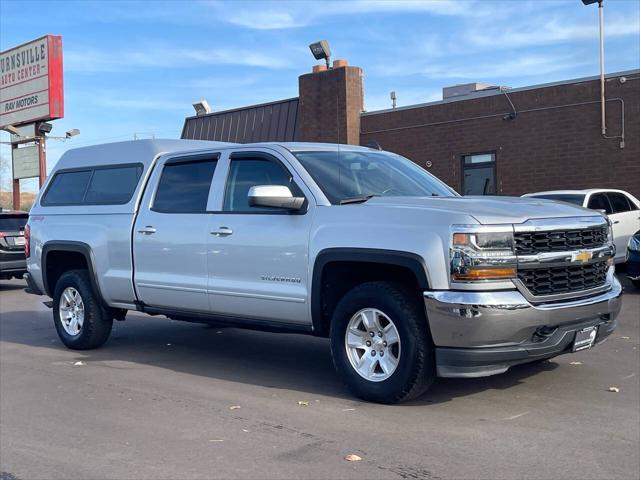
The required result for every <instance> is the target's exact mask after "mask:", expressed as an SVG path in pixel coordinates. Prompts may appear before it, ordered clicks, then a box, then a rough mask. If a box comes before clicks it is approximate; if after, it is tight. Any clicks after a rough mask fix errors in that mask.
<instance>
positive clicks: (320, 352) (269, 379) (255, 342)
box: [0, 311, 557, 405]
mask: <svg viewBox="0 0 640 480" xmlns="http://www.w3.org/2000/svg"><path fill="white" fill-rule="evenodd" d="M3 316H4V317H5V320H3V321H2V330H1V335H0V339H1V340H2V341H4V342H12V343H19V344H24V345H30V346H34V347H41V348H42V347H45V348H51V349H56V350H60V349H65V347H64V346H63V345H62V344H61V342H60V341H59V339H58V338H57V334H56V332H55V329H54V327H53V321H52V319H51V313H50V311H39V312H29V311H15V312H5V313H4V314H3ZM34 316H35V317H36V318H37V321H36V322H35V325H34V323H33V320H34ZM6 320H9V322H7V321H6ZM25 324H26V325H32V328H26V329H25V328H24V325H25ZM20 325H22V326H20ZM75 353H76V354H77V355H78V357H77V359H82V360H84V361H86V362H109V361H126V362H134V363H138V364H146V365H151V366H154V367H160V368H166V369H169V370H173V371H176V372H182V373H187V374H190V375H198V376H202V377H207V378H217V379H221V380H225V381H232V382H239V383H245V384H252V385H259V386H262V387H266V388H275V389H285V390H295V391H300V392H306V393H310V394H318V395H328V396H333V397H336V398H342V399H347V400H354V398H353V397H352V396H351V395H350V394H349V392H348V391H347V389H346V388H345V387H344V386H343V385H342V384H341V382H340V380H339V378H338V376H337V374H336V372H335V370H334V367H333V363H332V360H331V354H330V350H329V342H328V341H327V340H326V339H322V338H315V337H310V336H305V335H294V334H274V333H266V332H257V331H251V330H242V329H235V328H219V327H211V326H205V325H200V324H191V323H184V322H177V321H171V320H168V319H164V318H162V317H155V318H152V317H145V316H143V315H139V314H133V315H129V316H128V317H127V320H126V321H125V322H115V323H114V330H113V332H112V335H111V338H110V340H109V341H108V342H107V343H106V344H105V345H104V346H103V347H102V348H100V349H97V350H89V351H82V352H80V351H79V352H75ZM555 368H557V364H555V363H553V362H543V363H538V364H529V365H523V366H517V367H513V368H512V369H510V370H509V371H508V372H506V373H505V374H502V375H497V376H493V377H487V378H476V379H438V380H437V381H436V383H435V384H434V385H433V386H432V387H431V389H430V390H429V391H428V392H427V393H426V394H425V395H423V396H422V397H420V398H419V399H417V400H414V401H412V402H409V403H407V404H406V405H429V404H438V403H443V402H448V401H450V400H452V399H454V398H456V397H461V396H468V395H473V394H476V393H479V392H482V391H485V390H502V389H507V388H510V387H512V386H514V385H517V384H520V383H522V382H523V381H525V380H526V379H527V378H528V377H530V376H532V375H536V374H537V373H540V372H543V371H548V370H553V369H555Z"/></svg>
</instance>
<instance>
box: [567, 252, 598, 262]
mask: <svg viewBox="0 0 640 480" xmlns="http://www.w3.org/2000/svg"><path fill="white" fill-rule="evenodd" d="M592 258H593V253H592V252H588V251H587V250H580V251H579V252H576V253H574V254H573V255H571V261H572V262H582V263H587V262H588V261H589V260H591V259H592Z"/></svg>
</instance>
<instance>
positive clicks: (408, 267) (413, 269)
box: [311, 247, 430, 336]
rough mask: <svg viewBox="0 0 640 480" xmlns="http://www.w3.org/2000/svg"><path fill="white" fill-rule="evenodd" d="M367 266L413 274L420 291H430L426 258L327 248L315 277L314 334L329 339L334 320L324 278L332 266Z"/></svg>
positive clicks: (320, 255)
mask: <svg viewBox="0 0 640 480" xmlns="http://www.w3.org/2000/svg"><path fill="white" fill-rule="evenodd" d="M341 263H342V264H354V263H355V264H358V263H361V264H367V265H369V266H371V265H378V266H380V267H383V268H393V269H398V270H402V271H404V272H405V273H406V274H407V275H409V274H411V275H412V277H413V279H414V280H415V285H416V286H417V288H418V289H420V290H428V289H429V284H430V282H429V275H428V270H427V267H426V264H425V262H424V260H423V258H422V257H421V256H419V255H417V254H415V253H411V252H405V251H399V250H385V249H374V248H357V247H356V248H327V249H324V250H321V251H320V252H319V253H318V255H317V256H316V258H315V261H314V264H313V272H312V277H311V321H312V325H313V332H314V334H315V335H318V336H326V335H327V334H328V327H329V323H330V319H328V318H327V312H326V311H325V309H324V305H323V289H324V286H325V285H324V282H323V278H324V277H323V275H324V272H325V270H326V268H327V266H329V265H330V264H341Z"/></svg>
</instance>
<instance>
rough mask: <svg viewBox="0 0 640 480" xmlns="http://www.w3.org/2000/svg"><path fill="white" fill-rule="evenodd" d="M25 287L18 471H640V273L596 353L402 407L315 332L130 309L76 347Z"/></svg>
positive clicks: (0, 326)
mask: <svg viewBox="0 0 640 480" xmlns="http://www.w3.org/2000/svg"><path fill="white" fill-rule="evenodd" d="M23 286H24V284H23V282H21V281H15V280H14V281H0V317H1V318H0V472H2V473H1V474H0V478H1V479H2V480H8V479H14V478H15V479H36V478H42V479H45V478H46V479H99V478H100V479H101V478H117V479H125V478H141V479H142V478H144V479H152V478H153V479H158V478H181V479H195V478H256V479H257V478H260V479H263V478H329V477H331V478H392V479H393V478H405V479H407V478H408V479H438V478H474V479H477V478H532V479H533V478H535V479H546V478H580V479H591V478H593V479H602V478H621V479H622V478H623V479H630V478H638V476H639V473H640V463H639V462H640V460H639V455H638V451H639V445H640V385H639V377H640V375H639V369H640V347H639V338H640V293H639V292H638V291H637V290H634V289H633V287H631V286H630V285H629V284H628V283H627V285H626V286H627V293H626V294H625V297H624V302H623V310H622V313H621V316H620V317H619V327H618V330H617V331H616V332H615V333H614V334H613V335H612V336H611V338H610V339H609V340H608V341H607V342H606V343H605V344H603V345H601V346H599V347H597V348H595V349H594V350H591V351H586V352H580V353H577V354H573V355H565V356H563V357H558V358H556V359H554V360H552V361H550V362H546V363H542V364H537V365H530V366H521V367H517V368H514V369H512V370H511V371H510V372H508V373H506V374H504V375H500V376H495V377H491V378H485V379H473V380H439V381H438V382H437V383H436V384H435V386H434V387H433V388H432V389H431V390H430V391H429V392H428V393H427V394H426V395H425V396H424V397H422V398H420V399H419V400H417V401H414V402H411V403H408V404H402V405H397V406H381V405H375V404H367V403H363V402H360V401H357V400H355V399H354V398H352V397H350V396H349V393H348V392H347V391H346V390H345V388H344V387H343V386H342V385H341V384H340V382H339V380H338V378H337V376H336V375H335V373H334V370H333V366H332V363H331V358H330V355H329V348H328V343H327V341H325V340H323V339H317V338H312V337H305V336H300V335H282V334H280V335H278V334H270V333H262V332H254V331H244V330H238V329H231V328H229V329H220V328H215V327H208V326H203V325H198V324H189V323H181V322H174V321H170V320H167V319H165V318H163V317H155V318H153V317H147V316H143V315H138V314H130V315H129V316H128V317H127V320H126V321H125V322H117V323H116V324H115V326H114V332H113V334H112V337H111V340H110V341H109V342H108V343H107V344H106V345H105V346H104V347H103V348H101V349H99V350H94V351H87V352H76V351H71V350H67V349H66V348H64V347H63V346H62V344H61V343H60V341H59V340H58V338H57V335H56V333H55V330H54V327H53V322H52V318H51V311H50V310H49V309H47V308H46V307H45V306H43V305H42V301H43V300H46V298H44V297H35V296H32V295H27V294H25V293H24V292H23V291H22V288H23ZM78 362H81V363H78ZM610 387H617V388H619V392H618V393H614V392H610V391H609V388H610ZM299 402H301V403H299ZM307 402H308V403H307ZM237 407H239V408H237ZM348 454H356V455H358V456H360V457H361V458H362V460H361V461H358V462H348V461H345V460H344V457H345V456H346V455H348Z"/></svg>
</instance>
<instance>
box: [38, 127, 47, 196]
mask: <svg viewBox="0 0 640 480" xmlns="http://www.w3.org/2000/svg"><path fill="white" fill-rule="evenodd" d="M45 142H46V138H45V137H44V136H42V137H38V170H40V172H39V177H38V178H39V186H40V188H42V185H43V184H44V181H45V179H46V178H47V148H46V144H45Z"/></svg>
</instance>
